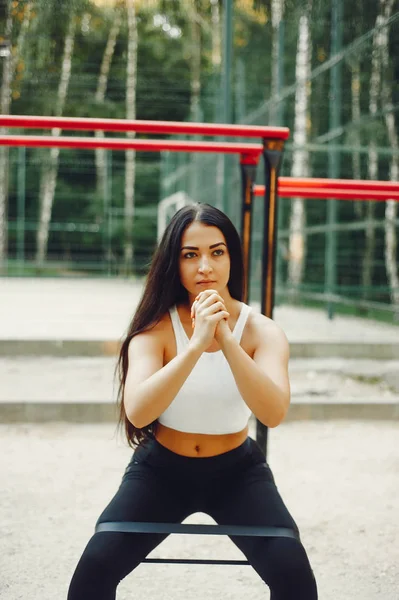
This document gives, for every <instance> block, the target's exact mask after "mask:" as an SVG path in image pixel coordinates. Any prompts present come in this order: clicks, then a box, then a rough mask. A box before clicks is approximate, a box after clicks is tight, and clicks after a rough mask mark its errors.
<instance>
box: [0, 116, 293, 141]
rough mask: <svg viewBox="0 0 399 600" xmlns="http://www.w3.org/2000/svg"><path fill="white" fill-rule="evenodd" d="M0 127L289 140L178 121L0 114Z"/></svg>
mask: <svg viewBox="0 0 399 600" xmlns="http://www.w3.org/2000/svg"><path fill="white" fill-rule="evenodd" d="M0 127H19V128H33V129H53V128H55V127H57V128H59V129H75V130H85V131H136V132H137V133H158V134H190V135H221V136H233V137H247V138H248V137H255V138H276V139H281V140H286V139H288V137H289V135H290V130H289V129H288V127H261V126H258V125H226V124H221V123H180V122H178V121H135V120H127V119H89V118H74V117H34V116H23V115H0Z"/></svg>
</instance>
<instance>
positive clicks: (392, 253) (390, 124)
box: [380, 0, 399, 319]
mask: <svg viewBox="0 0 399 600" xmlns="http://www.w3.org/2000/svg"><path fill="white" fill-rule="evenodd" d="M393 4H394V0H380V6H381V14H382V15H383V18H384V20H385V22H386V21H388V19H389V18H390V17H391V14H392V7H393ZM381 61H382V94H381V96H382V104H383V106H384V109H385V125H386V128H387V134H388V140H389V146H390V148H391V150H393V153H392V158H391V164H390V168H389V176H390V179H391V181H399V158H398V153H399V141H398V129H397V124H396V119H395V112H394V107H393V103H392V89H391V84H390V81H389V39H388V27H384V29H383V30H382V31H381ZM397 215H398V203H397V202H395V200H387V202H386V205H385V268H386V271H387V277H388V282H389V286H390V288H391V302H392V304H393V306H394V309H395V318H396V319H399V276H398V267H397V259H396V257H397V247H398V243H397V234H396V231H397V230H396V227H397V226H396V219H397Z"/></svg>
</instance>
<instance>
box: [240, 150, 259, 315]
mask: <svg viewBox="0 0 399 600" xmlns="http://www.w3.org/2000/svg"><path fill="white" fill-rule="evenodd" d="M258 162H259V155H250V154H241V156H240V166H241V193H242V196H241V198H242V202H241V243H242V254H243V263H244V297H243V301H244V302H245V304H248V301H249V295H250V278H251V236H252V202H253V198H254V185H255V176H256V168H257V166H258Z"/></svg>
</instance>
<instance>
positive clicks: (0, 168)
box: [0, 0, 13, 273]
mask: <svg viewBox="0 0 399 600" xmlns="http://www.w3.org/2000/svg"><path fill="white" fill-rule="evenodd" d="M12 29H13V18H12V14H11V1H10V0H8V3H7V16H6V23H5V39H6V42H8V45H7V46H5V55H4V56H3V57H2V60H3V76H2V82H1V97H0V107H1V114H2V115H8V114H9V113H10V105H11V64H12V54H11V36H12ZM0 133H1V134H4V133H5V130H4V128H1V129H0ZM7 204H8V148H7V146H1V147H0V273H2V272H3V271H4V270H5V260H6V257H7Z"/></svg>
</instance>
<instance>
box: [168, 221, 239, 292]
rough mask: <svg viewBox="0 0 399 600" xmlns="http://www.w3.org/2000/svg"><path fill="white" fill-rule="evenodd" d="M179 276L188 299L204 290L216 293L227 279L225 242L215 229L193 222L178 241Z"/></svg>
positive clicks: (227, 259)
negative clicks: (179, 243) (188, 296)
mask: <svg viewBox="0 0 399 600" xmlns="http://www.w3.org/2000/svg"><path fill="white" fill-rule="evenodd" d="M179 273H180V281H181V283H182V285H183V286H184V287H185V288H186V290H187V291H188V293H189V295H190V297H194V298H195V297H196V296H197V295H198V294H199V292H202V291H203V290H208V289H214V290H217V291H218V292H219V293H221V292H223V290H225V289H226V287H227V283H228V281H229V278H230V255H229V251H228V249H227V243H226V239H225V237H224V235H223V233H222V232H221V231H220V229H218V228H217V227H213V226H210V225H204V224H203V223H200V222H199V221H193V222H192V223H191V225H189V226H188V227H187V228H186V229H185V231H184V233H183V235H182V239H181V245H180V257H179Z"/></svg>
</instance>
